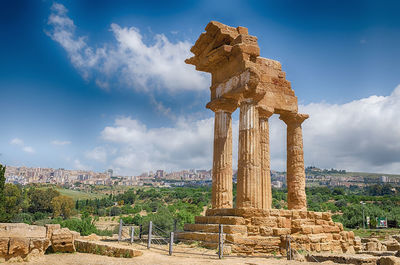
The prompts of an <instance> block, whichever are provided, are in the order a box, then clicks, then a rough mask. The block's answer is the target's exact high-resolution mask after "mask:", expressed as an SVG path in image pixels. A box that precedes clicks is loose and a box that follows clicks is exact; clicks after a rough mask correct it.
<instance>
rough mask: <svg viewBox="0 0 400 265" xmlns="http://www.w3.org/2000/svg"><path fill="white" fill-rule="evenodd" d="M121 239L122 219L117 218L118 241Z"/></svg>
mask: <svg viewBox="0 0 400 265" xmlns="http://www.w3.org/2000/svg"><path fill="white" fill-rule="evenodd" d="M121 239H122V219H119V231H118V242H119V241H121Z"/></svg>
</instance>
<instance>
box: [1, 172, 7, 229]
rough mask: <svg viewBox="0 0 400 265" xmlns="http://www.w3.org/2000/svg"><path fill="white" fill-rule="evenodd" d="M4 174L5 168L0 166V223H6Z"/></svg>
mask: <svg viewBox="0 0 400 265" xmlns="http://www.w3.org/2000/svg"><path fill="white" fill-rule="evenodd" d="M5 173H6V167H5V166H3V165H2V164H0V222H7V221H8V220H7V217H6V214H5V195H4V186H5V183H6V177H5V176H4V174H5Z"/></svg>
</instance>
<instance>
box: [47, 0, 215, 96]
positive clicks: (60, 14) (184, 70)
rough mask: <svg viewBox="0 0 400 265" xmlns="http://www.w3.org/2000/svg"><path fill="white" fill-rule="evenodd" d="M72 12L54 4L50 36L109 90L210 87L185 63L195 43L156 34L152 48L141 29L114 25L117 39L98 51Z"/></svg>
mask: <svg viewBox="0 0 400 265" xmlns="http://www.w3.org/2000/svg"><path fill="white" fill-rule="evenodd" d="M67 11H68V10H67V9H66V8H65V6H63V5H62V4H59V3H54V4H53V6H52V8H51V14H50V16H49V19H48V25H49V27H50V29H49V30H48V31H47V35H48V36H49V37H50V38H52V39H53V40H54V41H56V42H58V43H59V44H60V45H61V46H62V47H63V48H64V49H65V50H66V52H67V53H68V56H69V58H70V60H71V62H72V64H73V65H74V66H75V68H76V69H78V70H79V72H80V73H81V74H82V76H83V78H84V79H86V80H90V79H94V81H95V83H96V84H97V85H98V86H99V87H101V88H103V89H107V90H108V89H110V87H112V86H111V84H119V85H120V86H122V87H129V88H132V89H135V90H137V91H151V90H166V91H169V92H175V91H184V90H204V89H207V88H208V86H209V78H208V77H207V76H206V75H205V74H202V73H200V72H197V71H195V70H194V69H193V67H190V66H188V65H186V64H185V63H184V60H185V59H186V58H188V57H190V51H189V50H190V47H191V45H192V44H191V43H189V42H187V41H177V42H175V43H173V42H171V41H170V40H169V39H168V38H167V37H166V36H165V35H164V34H156V35H154V36H153V40H154V44H146V43H145V42H144V41H143V35H142V34H141V33H140V31H139V29H137V28H135V27H121V26H119V25H117V24H115V23H113V24H111V28H110V31H111V32H112V33H113V35H114V38H115V41H114V42H113V43H107V44H104V45H96V47H99V48H92V47H91V46H90V45H89V44H88V38H87V37H86V36H77V34H76V32H75V30H76V26H75V23H74V21H73V20H72V19H70V18H69V17H68V16H67Z"/></svg>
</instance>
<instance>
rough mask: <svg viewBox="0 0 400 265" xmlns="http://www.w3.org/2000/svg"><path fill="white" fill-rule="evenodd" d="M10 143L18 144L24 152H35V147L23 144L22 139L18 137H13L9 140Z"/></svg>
mask: <svg viewBox="0 0 400 265" xmlns="http://www.w3.org/2000/svg"><path fill="white" fill-rule="evenodd" d="M10 144H12V145H16V146H19V147H20V148H21V150H22V151H24V152H26V153H35V149H33V147H31V146H28V145H25V143H24V141H23V140H22V139H20V138H14V139H12V140H11V141H10Z"/></svg>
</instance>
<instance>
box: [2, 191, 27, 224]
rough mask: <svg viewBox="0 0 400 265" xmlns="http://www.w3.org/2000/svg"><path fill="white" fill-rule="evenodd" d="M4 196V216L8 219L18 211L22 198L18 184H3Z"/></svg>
mask: <svg viewBox="0 0 400 265" xmlns="http://www.w3.org/2000/svg"><path fill="white" fill-rule="evenodd" d="M4 196H5V199H4V208H5V209H4V217H5V219H6V220H7V221H10V220H12V219H13V218H14V216H15V215H16V214H17V213H18V212H19V209H20V204H21V202H22V199H23V198H22V192H21V189H20V188H19V187H18V186H16V185H14V184H10V183H7V184H6V185H5V186H4Z"/></svg>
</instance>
